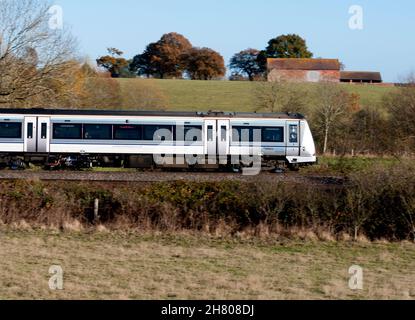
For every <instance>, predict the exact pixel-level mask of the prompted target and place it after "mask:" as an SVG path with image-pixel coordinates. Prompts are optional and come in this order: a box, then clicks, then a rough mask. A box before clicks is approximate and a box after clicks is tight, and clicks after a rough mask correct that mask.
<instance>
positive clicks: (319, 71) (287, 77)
mask: <svg viewBox="0 0 415 320" xmlns="http://www.w3.org/2000/svg"><path fill="white" fill-rule="evenodd" d="M267 65H268V81H271V82H273V81H290V82H323V81H324V82H340V62H339V60H338V59H274V58H269V59H267Z"/></svg>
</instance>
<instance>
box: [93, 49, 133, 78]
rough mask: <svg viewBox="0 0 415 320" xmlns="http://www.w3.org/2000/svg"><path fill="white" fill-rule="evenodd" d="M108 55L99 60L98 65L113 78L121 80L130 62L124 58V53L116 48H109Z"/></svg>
mask: <svg viewBox="0 0 415 320" xmlns="http://www.w3.org/2000/svg"><path fill="white" fill-rule="evenodd" d="M107 51H108V55H106V56H102V57H100V58H98V59H97V64H98V66H100V67H103V68H104V69H106V70H108V72H110V73H111V77H112V78H119V77H120V76H121V75H122V72H123V70H124V69H126V68H127V67H128V65H129V62H128V61H127V60H126V59H125V58H123V57H122V55H123V54H124V52H122V51H120V50H118V49H116V48H108V49H107Z"/></svg>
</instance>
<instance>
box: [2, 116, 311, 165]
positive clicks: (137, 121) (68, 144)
mask: <svg viewBox="0 0 415 320" xmlns="http://www.w3.org/2000/svg"><path fill="white" fill-rule="evenodd" d="M156 155H158V156H162V158H164V162H163V164H164V165H165V166H181V167H186V166H187V167H188V166H195V165H196V166H203V165H205V166H209V167H212V166H215V165H216V166H217V167H220V166H230V165H233V166H234V167H235V166H239V165H242V164H243V161H238V160H237V159H239V157H244V156H258V157H261V160H262V161H263V162H268V161H274V162H275V161H279V162H285V163H286V164H287V165H289V166H291V167H296V166H299V165H308V164H313V163H315V162H316V150H315V145H314V141H313V136H312V133H311V130H310V127H309V125H308V123H307V121H306V119H305V118H304V117H303V116H302V115H300V114H288V113H272V114H260V113H225V112H206V113H205V112H146V111H102V110H49V109H0V161H2V162H3V163H16V161H17V162H19V163H20V164H21V165H23V164H24V163H28V162H33V161H38V162H44V163H48V164H49V165H50V164H52V163H56V164H57V165H58V164H62V163H74V162H77V163H80V162H83V163H88V164H89V165H91V164H92V163H94V162H95V163H99V164H112V165H114V164H117V165H124V166H125V167H136V168H141V167H152V166H154V165H155V164H158V162H157V161H155V159H157V157H156ZM183 157H185V158H186V159H188V158H192V157H194V158H197V159H198V160H197V161H196V163H195V162H194V161H190V162H189V161H184V162H183V161H182V160H180V161H178V160H177V159H182V158H183ZM80 159H82V161H80ZM166 159H168V160H169V161H166ZM170 160H171V161H170Z"/></svg>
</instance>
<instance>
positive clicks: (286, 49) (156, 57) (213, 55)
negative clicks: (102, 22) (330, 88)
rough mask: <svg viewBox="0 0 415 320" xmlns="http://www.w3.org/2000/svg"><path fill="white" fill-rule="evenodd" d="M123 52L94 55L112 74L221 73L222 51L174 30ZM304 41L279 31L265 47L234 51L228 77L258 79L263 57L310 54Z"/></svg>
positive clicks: (197, 77)
mask: <svg viewBox="0 0 415 320" xmlns="http://www.w3.org/2000/svg"><path fill="white" fill-rule="evenodd" d="M123 54H124V53H123V52H122V51H121V50H118V49H116V48H108V54H107V55H105V56H102V57H100V58H98V59H97V64H98V66H100V67H103V68H104V69H106V70H107V71H108V72H109V73H110V74H111V77H113V78H122V77H136V76H140V77H147V78H158V79H166V78H170V79H171V78H174V79H182V78H189V79H192V80H212V79H219V78H222V77H223V76H225V74H226V71H227V69H226V67H225V61H224V58H223V57H222V55H221V54H220V53H218V52H216V51H215V50H213V49H210V48H197V47H194V46H192V44H191V43H190V41H189V40H188V39H187V38H186V37H184V36H183V35H181V34H178V33H176V32H171V33H166V34H164V35H163V36H162V37H161V38H160V40H158V41H157V42H153V43H150V44H148V45H147V47H146V49H145V50H144V52H142V53H141V54H137V55H136V56H134V57H133V58H132V59H130V60H127V59H125V58H124V57H123ZM312 56H313V54H312V53H311V52H310V51H309V50H308V48H307V44H306V41H305V40H304V39H303V38H301V37H300V36H299V35H296V34H288V35H281V36H278V37H276V38H273V39H271V40H270V41H269V42H268V46H267V47H266V49H265V50H261V51H260V50H257V49H252V48H248V49H246V50H243V51H241V52H238V53H236V54H235V55H234V56H233V57H232V58H231V60H230V63H229V68H230V69H231V71H232V75H231V76H230V80H245V79H247V80H250V81H254V80H261V79H264V78H265V76H266V71H267V58H311V57H312Z"/></svg>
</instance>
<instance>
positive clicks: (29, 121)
mask: <svg viewBox="0 0 415 320" xmlns="http://www.w3.org/2000/svg"><path fill="white" fill-rule="evenodd" d="M24 128H25V129H24V152H36V151H37V134H36V132H37V131H36V130H37V118H36V117H25V121H24Z"/></svg>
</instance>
